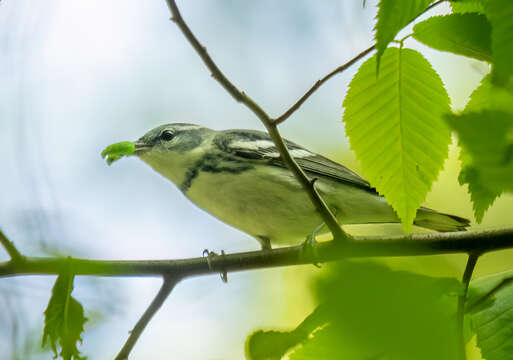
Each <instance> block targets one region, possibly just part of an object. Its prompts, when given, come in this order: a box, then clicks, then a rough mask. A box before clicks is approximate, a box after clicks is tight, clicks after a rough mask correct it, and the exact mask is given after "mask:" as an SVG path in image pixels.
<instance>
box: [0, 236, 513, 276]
mask: <svg viewBox="0 0 513 360" xmlns="http://www.w3.org/2000/svg"><path fill="white" fill-rule="evenodd" d="M313 246H314V247H315V249H314V250H315V251H304V247H303V246H301V245H300V246H290V247H283V248H278V249H272V250H269V251H252V252H243V253H234V254H226V255H223V256H212V257H211V258H210V259H207V258H205V257H196V258H189V259H180V260H135V261H130V260H88V259H78V258H72V259H66V258H38V257H25V260H24V261H23V262H21V263H17V262H12V261H8V262H0V277H6V276H15V275H45V274H46V275H53V274H59V273H60V272H61V271H62V269H64V268H65V266H69V264H70V262H71V263H72V266H73V273H74V274H75V275H92V276H128V277H143V276H164V275H170V276H176V277H179V278H183V279H185V278H189V277H193V276H198V275H205V274H215V273H221V272H224V271H226V272H234V271H245V270H253V269H264V268H272V267H281V266H291V265H301V264H313V263H323V262H329V261H336V260H341V259H345V258H356V257H385V256H420V255H437V254H455V253H467V254H472V253H479V254H483V253H486V252H490V251H496V250H502V249H508V248H513V228H508V229H500V230H488V231H476V232H465V231H462V232H454V233H432V234H414V235H401V236H391V237H390V236H389V237H385V236H373V237H365V236H360V237H355V238H353V239H351V240H348V241H345V242H337V241H327V242H321V243H319V244H317V245H313Z"/></svg>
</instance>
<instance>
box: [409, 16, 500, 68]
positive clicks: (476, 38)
mask: <svg viewBox="0 0 513 360" xmlns="http://www.w3.org/2000/svg"><path fill="white" fill-rule="evenodd" d="M491 32H492V29H491V26H490V23H489V22H488V20H487V19H486V16H484V15H482V14H475V13H473V14H453V15H445V16H434V17H431V18H429V19H427V20H425V21H422V22H420V23H418V24H417V25H415V26H414V27H413V37H414V38H415V39H416V40H418V41H420V42H421V43H423V44H425V45H427V46H430V47H432V48H434V49H437V50H441V51H448V52H451V53H454V54H458V55H463V56H468V57H472V58H475V59H478V60H483V61H491V58H492V45H491V43H492V39H491Z"/></svg>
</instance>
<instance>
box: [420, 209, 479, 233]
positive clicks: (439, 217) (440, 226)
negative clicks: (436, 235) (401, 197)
mask: <svg viewBox="0 0 513 360" xmlns="http://www.w3.org/2000/svg"><path fill="white" fill-rule="evenodd" d="M413 224H415V225H417V226H420V227H423V228H427V229H431V230H436V231H440V232H450V231H465V230H466V229H467V227H469V226H470V221H469V220H468V219H465V218H462V217H459V216H455V215H449V214H443V213H439V212H436V211H435V210H431V209H428V208H425V207H421V208H420V209H419V210H418V211H417V217H416V218H415V221H414V222H413Z"/></svg>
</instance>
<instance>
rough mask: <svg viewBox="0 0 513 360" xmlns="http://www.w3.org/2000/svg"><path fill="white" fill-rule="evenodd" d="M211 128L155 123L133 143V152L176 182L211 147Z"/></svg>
mask: <svg viewBox="0 0 513 360" xmlns="http://www.w3.org/2000/svg"><path fill="white" fill-rule="evenodd" d="M214 133H215V132H214V131H213V130H211V129H208V128H205V127H202V126H199V125H194V124H182V123H177V124H166V125H161V126H158V127H156V128H154V129H152V130H150V131H148V132H147V133H146V134H144V135H143V136H142V137H141V138H140V139H139V140H137V141H136V142H135V151H134V155H136V156H138V157H139V158H140V159H141V160H143V161H144V162H145V163H147V164H148V165H150V166H151V167H152V168H153V169H155V170H156V171H157V172H159V173H160V174H162V175H164V176H165V177H167V178H168V179H170V180H171V181H173V182H174V183H175V184H177V185H179V184H180V183H181V181H183V179H184V178H185V175H186V173H187V171H188V170H189V169H190V168H192V167H193V166H194V164H195V163H196V162H197V161H198V160H199V159H201V157H202V156H203V155H204V154H205V152H207V151H209V149H210V142H211V140H212V138H213V137H214Z"/></svg>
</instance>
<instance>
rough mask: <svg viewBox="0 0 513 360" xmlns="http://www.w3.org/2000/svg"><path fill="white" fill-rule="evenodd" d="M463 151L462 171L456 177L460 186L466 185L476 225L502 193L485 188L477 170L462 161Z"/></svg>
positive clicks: (484, 181) (484, 180) (467, 162)
mask: <svg viewBox="0 0 513 360" xmlns="http://www.w3.org/2000/svg"><path fill="white" fill-rule="evenodd" d="M463 156H464V150H462V154H461V155H460V158H461V159H462V169H461V172H460V175H459V176H458V181H459V183H460V185H463V184H468V190H469V192H470V200H472V208H473V210H474V217H475V218H476V221H477V223H478V224H480V223H481V222H482V221H483V218H484V215H485V213H486V211H487V210H488V209H489V208H490V206H492V205H493V203H494V202H495V200H496V199H497V198H498V197H499V196H500V195H501V194H502V191H497V190H495V189H493V190H491V189H488V188H487V187H486V185H485V184H486V179H483V178H482V177H481V176H480V175H479V170H478V169H477V168H476V167H474V166H472V165H471V163H470V164H469V160H467V161H464V160H463Z"/></svg>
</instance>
